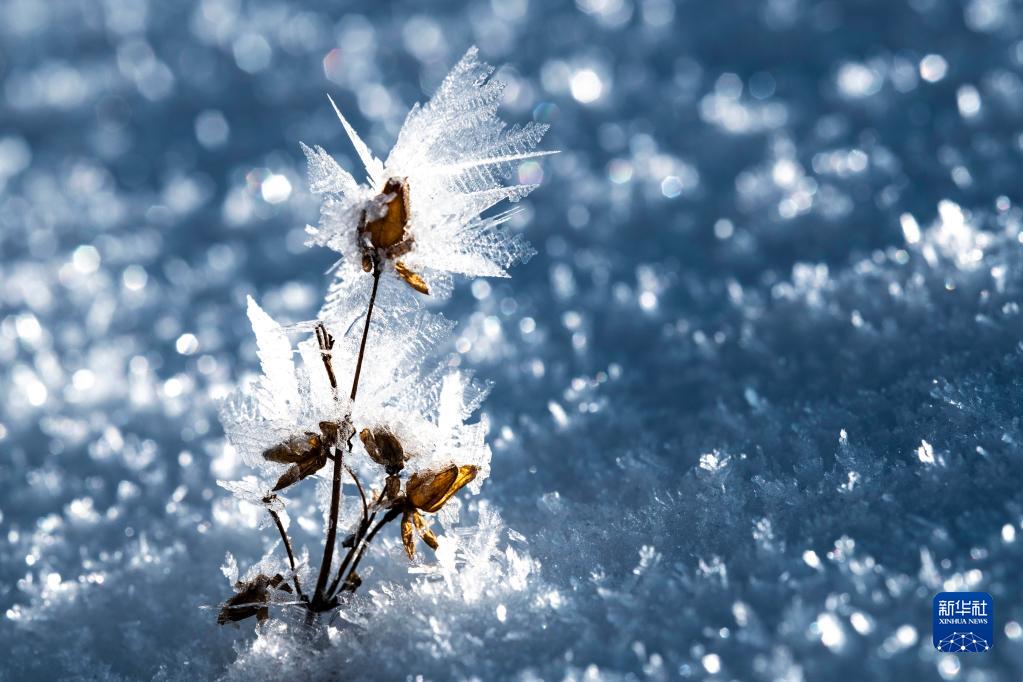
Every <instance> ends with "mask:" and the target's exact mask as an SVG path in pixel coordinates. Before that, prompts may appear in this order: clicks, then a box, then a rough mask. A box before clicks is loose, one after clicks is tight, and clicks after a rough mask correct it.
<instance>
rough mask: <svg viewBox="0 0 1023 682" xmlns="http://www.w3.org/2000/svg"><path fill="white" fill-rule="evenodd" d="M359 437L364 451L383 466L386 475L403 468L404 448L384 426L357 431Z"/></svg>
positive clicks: (393, 473)
mask: <svg viewBox="0 0 1023 682" xmlns="http://www.w3.org/2000/svg"><path fill="white" fill-rule="evenodd" d="M359 439H360V440H362V444H363V445H364V446H366V452H367V453H369V457H370V459H372V460H373V461H374V462H376V463H377V464H379V465H380V466H382V467H384V470H385V471H387V473H388V475H392V476H393V475H396V474H397V473H398V472H399V471H401V470H402V469H404V468H405V460H407V459H408V457H407V456H406V455H405V448H403V447H402V445H401V441H399V440H398V438H397V436H395V435H394V434H393V433H391V432H390V431H388V430H387V429H385V428H382V427H378V428H375V429H373V430H372V431H371V430H370V429H363V430H362V431H360V432H359Z"/></svg>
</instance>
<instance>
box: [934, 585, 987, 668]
mask: <svg viewBox="0 0 1023 682" xmlns="http://www.w3.org/2000/svg"><path fill="white" fill-rule="evenodd" d="M933 609H934V630H933V638H932V641H933V642H934V648H935V649H937V650H938V651H946V652H948V653H953V654H967V653H970V654H982V653H984V652H985V651H989V650H990V649H991V646H992V645H993V644H994V638H995V602H994V600H993V599H991V595H990V594H988V593H987V592H942V593H940V594H938V595H936V596H935V597H934V604H933Z"/></svg>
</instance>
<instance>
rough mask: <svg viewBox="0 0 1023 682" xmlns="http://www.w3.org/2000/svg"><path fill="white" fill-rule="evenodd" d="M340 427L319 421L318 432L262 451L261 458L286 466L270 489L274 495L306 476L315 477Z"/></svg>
mask: <svg viewBox="0 0 1023 682" xmlns="http://www.w3.org/2000/svg"><path fill="white" fill-rule="evenodd" d="M339 433H340V427H339V426H338V424H336V423H334V422H320V433H318V434H317V433H313V432H311V431H307V432H306V433H305V435H302V436H295V437H293V438H289V439H288V440H286V441H284V442H283V443H281V444H279V445H275V446H274V447H272V448H270V449H269V450H266V451H265V452H264V453H263V459H265V460H267V461H268V462H275V463H277V464H290V465H291V466H290V467H288V470H287V471H285V472H284V473H283V474H282V475H281V477H280V478H279V479H277V485H275V486H274V492H276V491H278V490H283V489H284V488H287V487H288V486H290V485H292V484H293V483H297V482H299V481H301V480H302V479H303V478H306V477H307V476H311V475H313V474H315V473H316V472H317V471H319V470H320V469H322V468H323V467H324V465H325V464H326V463H327V459H328V457H329V455H330V449H331V447H333V446H335V445H337V443H338V434H339Z"/></svg>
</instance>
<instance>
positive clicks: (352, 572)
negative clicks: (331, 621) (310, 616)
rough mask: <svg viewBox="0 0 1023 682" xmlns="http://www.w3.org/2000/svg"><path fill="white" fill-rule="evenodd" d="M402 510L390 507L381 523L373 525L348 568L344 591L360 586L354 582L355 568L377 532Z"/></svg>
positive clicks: (343, 586)
mask: <svg viewBox="0 0 1023 682" xmlns="http://www.w3.org/2000/svg"><path fill="white" fill-rule="evenodd" d="M401 512H402V510H401V508H400V507H394V508H392V509H388V510H387V514H386V515H385V516H384V518H382V519H380V521H379V523H377V525H375V526H373V530H371V531H370V532H369V535H367V536H366V540H365V541H364V542H363V543H362V549H360V550H359V554H358V556H356V557H355V561H354V562H352V567H351V568H350V569H348V577H346V578H345V581H344V583H342V585H341V591H342V592H344V591H346V590H347V591H349V592H354V591H355V588H356V587H358V585H357V584H356V583H354V582H352V576H353V575H355V569H357V568H358V567H359V562H360V561H362V557H363V556H364V555H365V554H366V549H367V548H368V547H369V543H371V542H373V538H375V537H376V535H377V533H379V532H380V529H381V528H383V527H384V526H386V525H387V524H388V523H390V522H391V521H393V520H395V519H396V518H398V516H399V515H401Z"/></svg>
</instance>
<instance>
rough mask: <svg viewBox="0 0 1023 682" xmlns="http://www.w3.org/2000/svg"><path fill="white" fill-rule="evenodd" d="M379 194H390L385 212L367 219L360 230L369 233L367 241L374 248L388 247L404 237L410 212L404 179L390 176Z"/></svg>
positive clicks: (406, 185) (406, 184)
mask: <svg viewBox="0 0 1023 682" xmlns="http://www.w3.org/2000/svg"><path fill="white" fill-rule="evenodd" d="M380 194H381V196H387V195H391V198H390V199H389V200H388V201H387V213H386V214H384V215H382V216H381V217H379V218H377V219H375V220H367V221H366V223H365V225H364V226H363V228H362V230H363V232H366V233H369V243H370V244H372V245H373V247H374V248H377V249H389V248H391V247H393V246H395V245H396V244H399V243H401V242H402V241H403V240H404V239H405V226H406V224H407V223H408V218H409V214H410V213H411V211H410V210H409V200H408V195H409V192H408V182H406V181H405V180H404V179H399V178H391V179H390V180H388V181H387V184H385V185H384V191H383V192H381V193H380Z"/></svg>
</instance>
